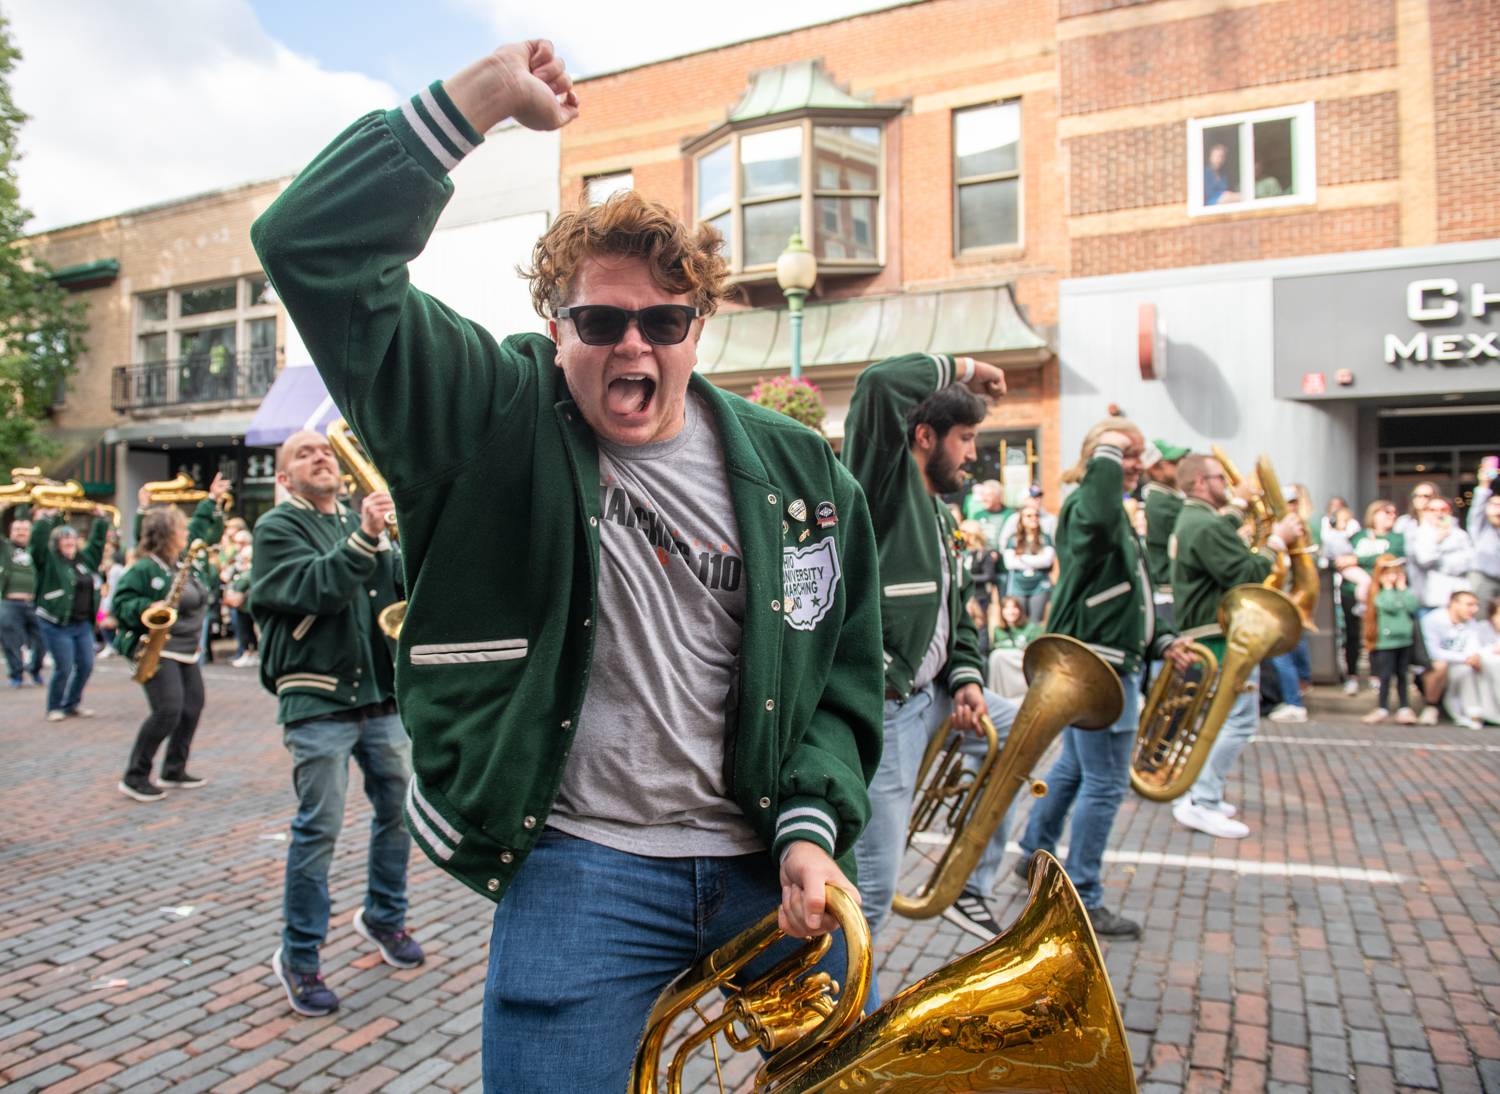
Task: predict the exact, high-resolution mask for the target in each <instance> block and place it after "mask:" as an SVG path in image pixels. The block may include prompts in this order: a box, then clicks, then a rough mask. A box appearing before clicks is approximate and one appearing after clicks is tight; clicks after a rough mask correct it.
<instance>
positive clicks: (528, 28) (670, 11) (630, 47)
mask: <svg viewBox="0 0 1500 1094" xmlns="http://www.w3.org/2000/svg"><path fill="white" fill-rule="evenodd" d="M900 2H902V0H817V2H816V3H810V2H809V0H755V3H753V4H748V5H734V6H730V5H714V4H706V3H704V2H703V0H644V2H639V3H635V4H622V3H619V2H618V0H577V2H575V3H574V4H573V5H572V6H570V7H567V8H555V7H549V6H547V5H538V4H536V3H535V2H534V0H448V3H449V4H450V5H451V6H452V7H454V8H455V9H459V10H462V11H466V12H469V13H471V14H473V15H475V16H477V17H478V18H481V19H483V20H485V21H486V22H487V23H488V24H489V26H490V27H491V28H492V29H493V31H494V33H495V36H496V40H495V43H494V44H495V45H501V44H503V43H505V42H514V41H516V40H517V39H522V38H550V39H552V41H553V42H554V43H556V45H557V50H558V53H559V54H560V55H561V56H562V58H563V60H565V61H566V62H567V64H568V68H569V70H570V71H572V72H574V73H575V74H578V75H583V76H588V75H593V74H597V73H601V72H613V71H615V70H616V69H621V68H629V67H631V66H633V65H639V64H645V63H647V62H649V61H657V60H661V59H663V58H666V57H675V56H677V55H679V54H682V53H693V52H696V51H698V50H702V49H709V48H712V47H714V46H721V45H725V44H727V43H730V42H741V41H744V40H745V39H747V38H757V37H760V36H761V35H765V34H775V33H778V32H780V31H783V30H787V29H789V28H793V27H800V26H810V25H812V24H814V23H822V22H827V21H829V20H832V19H840V18H843V17H845V16H848V15H856V14H858V13H860V12H865V11H873V10H875V9H877V8H886V7H893V6H895V5H896V4H897V3H900ZM907 2H910V0H907Z"/></svg>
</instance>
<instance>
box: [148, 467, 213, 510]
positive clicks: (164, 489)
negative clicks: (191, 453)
mask: <svg viewBox="0 0 1500 1094" xmlns="http://www.w3.org/2000/svg"><path fill="white" fill-rule="evenodd" d="M196 487H197V484H196V483H195V482H194V481H193V476H191V475H189V474H188V473H187V472H186V471H179V472H177V474H176V475H175V476H174V477H173V478H170V479H162V480H161V481H159V482H148V483H146V485H145V486H144V487H143V489H144V490H145V491H146V493H147V495H148V496H149V497H150V498H151V504H152V505H169V504H177V503H179V502H181V503H196V502H200V501H202V500H203V499H204V498H206V497H208V491H207V490H199V489H197V488H196Z"/></svg>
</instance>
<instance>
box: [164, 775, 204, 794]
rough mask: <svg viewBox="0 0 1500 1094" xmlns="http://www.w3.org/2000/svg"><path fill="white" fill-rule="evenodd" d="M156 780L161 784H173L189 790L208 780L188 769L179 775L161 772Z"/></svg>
mask: <svg viewBox="0 0 1500 1094" xmlns="http://www.w3.org/2000/svg"><path fill="white" fill-rule="evenodd" d="M156 781H157V782H158V783H159V784H160V785H162V786H175V787H177V788H178V789H179V790H191V789H193V788H194V787H198V786H202V785H203V784H204V783H206V782H208V780H207V779H205V778H203V777H202V776H201V775H194V774H192V773H191V772H188V771H184V772H183V773H182V774H181V775H167V774H163V775H162V776H161V778H159V779H157V780H156Z"/></svg>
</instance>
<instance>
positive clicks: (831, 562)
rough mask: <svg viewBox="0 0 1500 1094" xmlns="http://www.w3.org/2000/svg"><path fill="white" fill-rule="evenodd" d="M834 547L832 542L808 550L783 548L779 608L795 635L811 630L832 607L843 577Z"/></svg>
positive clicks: (819, 544)
mask: <svg viewBox="0 0 1500 1094" xmlns="http://www.w3.org/2000/svg"><path fill="white" fill-rule="evenodd" d="M834 546H835V544H834V541H833V540H831V539H824V540H819V541H818V542H817V543H814V544H813V545H812V546H811V547H784V548H782V552H781V595H782V607H783V610H784V611H785V612H786V621H787V623H788V624H790V625H791V628H792V630H794V631H810V630H812V629H813V628H814V627H816V626H817V625H818V624H819V623H821V622H822V621H823V618H824V617H825V616H827V615H828V610H829V609H830V608H832V607H833V597H834V593H835V592H837V590H838V587H839V578H840V577H841V576H842V575H841V573H840V570H839V556H838V552H837V551H835V550H834Z"/></svg>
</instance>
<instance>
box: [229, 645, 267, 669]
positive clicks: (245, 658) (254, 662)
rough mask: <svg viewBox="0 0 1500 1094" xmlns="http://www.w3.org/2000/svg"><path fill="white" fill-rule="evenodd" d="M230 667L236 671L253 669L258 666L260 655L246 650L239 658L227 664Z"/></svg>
mask: <svg viewBox="0 0 1500 1094" xmlns="http://www.w3.org/2000/svg"><path fill="white" fill-rule="evenodd" d="M229 664H230V666H231V667H233V668H237V669H253V668H256V667H257V666H258V665H259V664H260V655H259V654H257V653H255V651H253V650H246V651H245V652H244V653H243V654H241V655H240V656H239V657H236V658H235V659H234V660H233V661H231V662H229Z"/></svg>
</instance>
